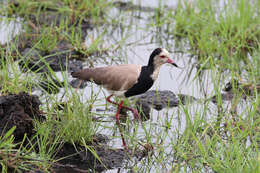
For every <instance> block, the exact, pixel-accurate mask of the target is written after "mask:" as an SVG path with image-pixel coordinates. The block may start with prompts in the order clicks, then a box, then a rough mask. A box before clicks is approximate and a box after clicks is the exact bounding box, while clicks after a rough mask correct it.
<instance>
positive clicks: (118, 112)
mask: <svg viewBox="0 0 260 173" xmlns="http://www.w3.org/2000/svg"><path fill="white" fill-rule="evenodd" d="M123 104H124V101H123V100H122V101H121V102H120V104H119V105H118V109H117V113H116V124H117V126H118V128H119V132H120V135H121V138H122V143H123V146H124V148H125V149H126V150H128V147H127V146H126V143H125V138H124V135H123V133H122V130H121V128H120V120H119V114H120V110H121V108H122V105H123Z"/></svg>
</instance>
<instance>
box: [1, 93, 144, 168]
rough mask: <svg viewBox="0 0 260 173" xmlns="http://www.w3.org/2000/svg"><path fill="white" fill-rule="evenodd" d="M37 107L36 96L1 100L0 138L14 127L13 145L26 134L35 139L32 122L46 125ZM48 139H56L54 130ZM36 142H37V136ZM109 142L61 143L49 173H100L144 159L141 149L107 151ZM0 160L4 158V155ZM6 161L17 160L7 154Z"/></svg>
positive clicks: (102, 139)
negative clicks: (40, 122)
mask: <svg viewBox="0 0 260 173" xmlns="http://www.w3.org/2000/svg"><path fill="white" fill-rule="evenodd" d="M40 105H41V102H40V100H39V98H38V96H36V95H29V94H27V93H24V92H21V93H19V94H9V95H3V96H0V134H2V135H5V133H6V132H7V131H8V130H9V129H11V128H12V127H13V126H16V129H15V131H14V133H13V135H14V137H15V140H14V143H19V142H21V141H22V140H23V138H24V135H25V134H26V136H27V137H28V139H29V140H30V139H32V137H33V136H34V135H36V131H35V128H36V127H35V126H34V125H35V122H34V121H35V120H37V121H42V122H43V121H45V117H44V115H43V112H42V111H41V110H40ZM38 135H39V134H38ZM51 135H53V137H55V135H56V134H55V130H54V131H53V132H52V134H51ZM38 138H40V136H39V137H38ZM38 138H37V139H38ZM62 141H63V140H62V139H61V140H60V142H61V143H62ZM108 141H109V138H108V137H107V136H106V135H101V134H96V135H95V136H93V137H92V141H87V148H86V147H85V146H84V145H83V144H79V143H74V144H72V143H69V142H65V143H63V144H62V145H60V146H59V148H58V150H57V152H55V155H54V156H53V157H54V159H55V160H59V161H58V162H55V163H51V164H52V167H51V168H50V171H55V172H88V171H90V170H95V171H97V172H101V171H103V170H107V169H114V168H120V167H123V165H124V163H125V162H126V160H127V159H130V158H132V157H135V158H137V159H138V160H141V159H142V158H144V157H146V156H147V152H148V150H147V149H146V148H144V147H143V148H142V149H135V150H129V151H125V150H124V149H115V148H111V147H109V146H108V145H107V143H108ZM31 142H33V143H34V142H36V143H37V142H38V141H35V139H34V140H32V141H31ZM31 142H30V143H31ZM26 143H27V142H26ZM23 145H25V143H23ZM48 145H52V144H48ZM35 147H36V148H34V152H35V154H36V155H37V154H38V153H37V152H39V148H38V145H36V146H35ZM46 147H49V146H46ZM1 157H5V156H4V155H3V156H1ZM6 157H11V158H12V157H13V159H14V160H16V159H17V158H16V157H17V155H16V154H15V153H12V154H9V156H6ZM23 159H25V158H23ZM18 160H19V159H17V161H18ZM29 160H30V158H29ZM16 164H17V163H14V164H12V165H13V166H11V167H10V170H13V169H14V168H15V167H16ZM34 166H35V165H34ZM34 166H32V170H37V171H40V172H41V170H40V168H37V166H36V167H34ZM37 171H36V172H37Z"/></svg>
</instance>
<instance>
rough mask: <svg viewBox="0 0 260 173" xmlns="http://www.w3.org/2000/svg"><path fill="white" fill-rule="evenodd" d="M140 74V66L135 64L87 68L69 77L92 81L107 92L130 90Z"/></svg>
mask: <svg viewBox="0 0 260 173" xmlns="http://www.w3.org/2000/svg"><path fill="white" fill-rule="evenodd" d="M140 72H141V66H139V65H135V64H124V65H117V66H108V67H98V68H87V69H83V70H81V71H79V72H73V73H71V75H72V76H73V77H75V78H78V79H81V80H86V81H94V82H95V83H96V84H98V85H103V86H104V87H105V88H106V89H108V90H115V91H122V90H127V89H129V88H131V87H132V86H133V85H134V84H135V83H136V82H137V79H138V77H139V75H140Z"/></svg>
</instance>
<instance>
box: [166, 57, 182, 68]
mask: <svg viewBox="0 0 260 173" xmlns="http://www.w3.org/2000/svg"><path fill="white" fill-rule="evenodd" d="M167 63H169V64H172V65H174V66H175V67H179V66H178V65H177V64H175V62H173V60H171V59H170V58H169V59H168V61H167Z"/></svg>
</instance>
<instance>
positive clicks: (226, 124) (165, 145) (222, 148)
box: [0, 0, 260, 173]
mask: <svg viewBox="0 0 260 173" xmlns="http://www.w3.org/2000/svg"><path fill="white" fill-rule="evenodd" d="M77 2H78V3H76V2H74V1H47V0H46V1H19V3H20V5H19V6H18V7H15V6H13V5H8V8H3V9H1V10H0V11H1V12H0V14H1V15H4V16H9V17H10V18H14V17H15V16H21V17H23V19H24V20H25V21H27V22H29V21H34V20H35V21H36V22H34V23H33V24H34V25H32V24H29V25H25V26H24V32H23V33H22V36H23V37H24V38H21V37H16V38H15V39H14V40H13V41H11V42H10V43H8V44H7V45H6V46H5V47H4V46H3V48H2V47H1V48H0V56H1V67H0V80H1V83H0V88H1V90H0V91H1V94H7V93H19V92H20V91H25V92H28V93H31V92H32V91H31V89H32V88H33V87H34V86H38V85H39V84H37V81H44V80H46V79H47V80H48V81H50V80H52V78H54V79H56V80H59V78H58V76H57V75H56V74H55V72H54V71H53V70H52V69H51V68H50V67H49V66H48V65H47V64H46V65H47V68H48V73H47V74H45V75H40V74H37V73H34V72H30V73H26V74H25V73H21V72H20V71H19V70H18V65H17V60H18V61H21V60H23V58H24V57H23V56H22V55H21V52H20V51H19V50H20V49H19V48H18V47H17V44H18V42H21V40H22V43H25V41H28V40H29V43H30V47H31V48H33V49H36V50H39V51H42V52H45V55H44V56H42V57H41V58H40V60H41V61H43V62H44V59H45V58H46V57H48V56H51V55H53V54H55V53H53V52H52V51H53V50H55V49H56V50H59V49H60V47H59V43H60V42H61V41H66V42H67V43H68V44H70V48H69V49H68V50H66V51H73V50H76V51H77V52H79V54H80V56H78V57H74V58H78V59H87V63H88V65H90V66H92V65H93V64H94V65H96V64H97V63H96V62H99V61H98V59H99V58H96V57H94V58H93V56H91V55H95V53H96V52H99V53H100V54H103V53H104V52H106V51H108V50H109V49H108V48H111V47H112V48H116V49H117V47H118V48H119V49H120V51H122V54H124V55H126V53H125V52H126V50H127V49H128V45H125V40H126V38H121V40H120V39H119V40H118V45H109V47H106V46H105V45H104V42H105V41H106V40H105V39H109V38H110V35H109V34H110V32H109V31H108V30H109V28H108V27H106V26H107V25H113V24H116V25H114V26H117V25H119V24H122V26H124V27H129V28H122V33H121V34H122V35H127V34H125V32H126V30H128V29H129V30H130V29H131V27H135V28H136V29H140V30H142V29H143V30H145V31H146V30H147V29H148V30H149V29H151V30H153V31H154V30H155V31H156V32H154V33H153V34H152V38H154V37H155V38H160V44H162V45H167V44H166V42H168V41H169V39H174V41H175V42H176V45H175V46H176V49H183V50H184V51H185V53H186V54H189V55H190V57H191V58H193V59H195V60H196V62H195V67H194V66H191V68H190V70H195V71H196V75H195V77H194V78H192V79H191V78H189V79H188V80H189V81H192V80H193V81H201V83H206V82H208V81H205V80H204V77H205V76H206V75H209V76H210V78H211V80H212V86H213V90H212V91H209V93H207V95H206V96H205V99H204V98H203V99H201V101H200V102H198V103H196V104H195V105H180V106H179V107H177V108H174V110H173V111H168V110H165V111H163V112H162V111H161V112H159V113H158V114H153V115H151V117H152V120H149V121H147V122H143V124H142V126H139V125H138V124H137V123H133V122H130V121H126V123H124V124H125V125H126V128H125V129H124V130H123V133H124V135H125V138H126V139H127V144H128V145H129V146H130V147H136V148H139V147H142V146H141V145H140V143H142V144H143V145H144V144H145V143H150V144H152V145H153V147H154V153H153V154H152V153H149V154H148V156H147V157H146V158H144V159H142V160H141V161H139V162H137V161H135V160H134V159H133V160H130V161H129V162H128V163H126V165H125V167H126V168H128V169H131V170H133V171H134V172H162V171H163V172H250V173H251V172H259V171H260V166H259V165H260V155H259V141H260V129H259V125H260V116H259V115H260V110H259V107H260V97H259V92H258V91H257V89H256V88H257V86H258V85H259V80H260V78H259V76H260V58H259V56H260V48H259V40H260V31H259V26H260V18H259V12H258V9H259V7H260V1H254V2H248V1H246V0H238V1H231V0H230V1H227V4H225V5H224V7H220V6H219V2H220V1H213V0H210V1H206V0H197V1H195V2H194V3H186V1H185V2H183V1H180V2H179V5H178V7H177V9H176V10H169V9H167V10H166V9H165V7H164V6H163V1H159V2H158V8H157V9H156V10H155V11H154V12H152V13H149V16H150V17H151V18H154V17H155V20H150V21H148V22H149V23H147V26H149V28H148V27H147V28H145V27H143V26H140V27H136V26H135V25H129V24H128V23H127V24H125V23H124V22H125V20H126V18H127V16H124V15H125V14H124V12H122V16H116V17H115V18H111V17H110V16H109V10H110V9H111V8H112V7H111V3H109V2H107V1H104V0H98V1H94V0H81V1H77ZM57 3H58V5H57ZM2 7H3V6H1V5H0V8H2ZM50 9H51V10H52V11H51V12H50V11H48V10H50ZM47 13H51V14H53V13H55V14H58V15H62V16H63V17H62V18H61V20H60V21H58V20H54V21H53V22H51V24H49V23H48V22H46V20H43V21H44V22H42V20H41V17H42V16H44V15H46V16H48V15H47ZM43 14H44V15H43ZM58 15H57V16H58ZM56 19H58V18H56ZM83 19H89V20H91V22H92V24H93V25H94V27H96V28H99V27H100V28H105V29H104V30H102V32H100V33H99V35H98V37H96V38H92V35H87V40H91V42H90V43H91V44H89V45H87V46H83V42H84V39H85V38H83V35H84V32H83V31H82V30H81V25H77V21H79V23H81V22H83ZM110 22H111V23H110ZM103 24H104V25H103ZM114 26H113V27H114ZM100 30H101V29H100ZM100 30H99V31H100ZM149 31H150V30H149ZM162 32H167V33H166V34H167V36H168V37H167V38H164V37H160V34H163V33H162ZM151 33H152V32H151ZM126 37H128V36H126ZM24 40H25V41H24ZM170 46H172V45H168V48H170V50H173V48H172V47H170ZM178 46H181V47H178ZM24 47H26V45H23V44H22V48H24ZM31 53H32V52H29V53H28V54H29V56H30V55H31ZM113 53H114V52H113ZM109 58H111V57H108V59H109ZM116 58H117V57H116ZM116 58H115V57H113V59H116ZM127 58H131V57H126V59H127ZM113 59H112V60H113ZM96 60H97V61H96ZM121 60H123V61H124V59H121ZM105 62H109V61H108V60H107V59H106V60H105ZM203 74H205V76H204V75H203ZM46 75H47V76H48V75H49V76H48V77H46ZM50 76H52V78H51V77H50ZM61 76H62V79H61V81H64V90H63V91H62V92H63V93H62V94H63V96H62V97H56V95H54V94H48V93H47V92H42V95H41V97H40V98H41V101H42V105H41V110H42V111H44V112H45V113H46V117H47V119H46V121H45V122H35V130H36V131H37V132H36V134H35V135H34V136H33V137H32V139H27V137H26V136H25V139H26V140H29V141H31V143H30V144H28V145H27V146H22V145H20V144H14V143H13V136H12V130H13V129H12V130H10V131H9V132H8V133H6V134H1V135H0V140H1V142H0V163H1V166H2V172H8V171H10V168H12V169H15V171H16V172H21V171H26V170H29V169H31V168H32V167H33V168H35V170H37V169H41V170H44V171H46V172H48V171H51V168H50V166H51V164H52V163H54V162H56V160H54V156H55V154H56V153H57V151H58V150H59V149H60V147H61V146H62V145H63V143H64V142H71V143H80V144H82V146H86V148H91V147H90V146H88V145H89V142H90V141H92V137H93V136H94V135H95V134H96V133H98V132H99V131H102V130H101V129H106V130H107V131H109V132H111V135H110V134H109V137H110V138H113V137H115V136H119V135H118V128H117V127H116V126H112V125H111V123H110V124H108V125H107V124H104V123H102V122H99V123H97V122H95V121H93V117H94V116H99V114H98V113H95V112H94V111H93V110H95V108H96V107H100V106H104V105H101V104H100V100H99V98H97V95H96V94H97V93H94V92H92V93H91V96H90V97H89V99H84V97H83V91H78V90H77V91H75V89H72V88H71V87H70V86H69V84H68V72H67V71H64V72H62V75H61ZM230 79H232V80H233V87H235V85H234V80H239V81H243V82H244V83H246V84H248V85H250V86H252V87H253V88H255V90H253V93H252V95H251V96H248V97H247V98H246V99H243V96H242V92H243V91H241V88H235V89H234V90H233V92H234V98H233V99H232V100H231V101H230V102H228V103H225V102H223V101H222V98H221V97H222V96H221V93H222V88H223V85H224V83H225V82H226V81H228V80H230ZM213 95H217V96H218V98H217V104H216V105H212V103H211V102H210V100H209V99H208V98H210V97H211V96H213ZM61 103H65V107H64V110H63V111H61V110H59V109H58V107H57V105H59V104H61ZM102 104H103V103H102ZM106 116H107V115H102V118H103V117H106ZM113 123H114V122H112V124H113ZM111 127H113V128H111ZM133 129H135V130H133ZM115 132H117V133H116V135H115ZM54 134H55V135H54ZM116 138H117V137H116ZM118 138H119V137H118ZM21 143H23V142H21ZM17 146H19V147H17ZM17 148H18V149H17ZM37 148H38V149H39V151H37V150H36V149H37ZM92 152H94V153H95V151H94V150H92ZM95 154H96V153H95ZM95 154H94V155H95ZM96 157H97V158H98V156H96Z"/></svg>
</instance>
